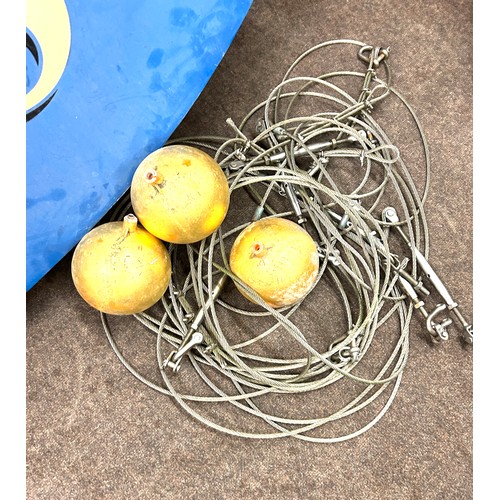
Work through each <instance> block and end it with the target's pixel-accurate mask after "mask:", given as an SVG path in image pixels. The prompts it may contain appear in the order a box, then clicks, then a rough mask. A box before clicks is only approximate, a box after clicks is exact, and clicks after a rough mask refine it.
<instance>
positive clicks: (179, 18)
mask: <svg viewBox="0 0 500 500" xmlns="http://www.w3.org/2000/svg"><path fill="white" fill-rule="evenodd" d="M250 4H251V1H250V0H245V1H238V0H200V1H189V0H184V1H161V0H158V1H144V2H124V1H115V2H111V1H107V2H102V1H97V0H87V1H76V0H68V1H66V7H67V10H68V14H69V19H70V23H71V50H70V54H69V58H68V60H67V64H66V68H65V70H64V73H63V74H62V76H61V78H60V80H59V81H58V83H57V87H56V88H55V93H53V94H52V95H51V96H52V98H51V99H50V102H48V104H47V105H46V106H45V107H44V108H43V109H42V110H41V111H40V112H39V114H37V115H36V116H34V118H32V119H30V120H29V121H27V123H26V179H27V184H26V196H27V199H26V231H27V233H26V280H27V282H26V289H27V290H29V289H30V288H31V287H32V286H33V285H34V284H35V283H36V282H37V281H38V280H39V279H40V278H41V277H43V276H44V275H45V274H46V273H47V272H48V271H49V270H50V269H51V268H52V267H53V266H54V265H55V264H56V263H57V262H59V261H60V260H61V258H63V257H64V256H65V255H66V254H67V253H68V252H69V251H71V250H72V249H73V248H74V246H75V245H76V244H77V243H78V241H79V240H80V239H81V238H82V237H83V236H84V235H85V234H86V233H87V232H88V231H89V230H90V229H92V228H93V227H94V226H95V225H96V223H97V222H98V221H99V220H100V219H101V218H102V217H103V216H104V215H105V214H106V212H107V211H108V210H109V209H110V208H111V207H112V206H113V204H114V203H115V202H116V201H117V200H118V199H119V198H120V197H121V196H122V195H123V193H125V191H126V190H127V189H128V187H129V186H130V183H131V180H132V176H133V173H134V171H135V169H136V168H137V166H138V164H139V163H140V161H141V160H142V159H143V158H144V157H146V156H147V155H148V154H149V153H150V152H152V151H154V150H155V149H157V148H158V147H161V145H162V144H163V143H164V142H165V140H166V139H168V137H169V136H170V134H171V133H172V132H173V131H174V130H175V128H176V127H177V125H178V124H179V123H180V121H181V120H182V118H183V117H184V116H185V115H186V113H187V112H188V111H189V109H190V107H191V106H192V104H193V103H194V101H195V100H196V98H197V97H198V95H199V94H200V92H201V91H202V90H203V88H204V86H205V85H206V83H207V81H208V80H209V78H210V76H211V75H212V73H213V71H214V70H215V68H216V67H217V65H218V63H219V62H220V60H221V59H222V57H223V55H224V53H225V52H226V50H227V49H228V47H229V45H230V43H231V42H232V40H233V38H234V35H235V34H236V32H237V30H238V28H239V26H240V24H241V22H242V21H243V19H244V17H245V15H246V13H247V11H248V9H249V7H250ZM28 8H29V5H28ZM42 63H43V61H41V63H40V64H42ZM26 69H27V73H30V72H31V73H32V74H31V75H29V74H27V79H26V80H27V87H28V85H29V86H30V87H32V86H33V81H32V80H33V79H34V78H38V76H39V75H38V73H39V71H40V70H39V66H37V64H35V63H33V61H29V63H28V57H27V68H26ZM37 72H38V73H37ZM27 90H28V89H27ZM47 100H48V99H47Z"/></svg>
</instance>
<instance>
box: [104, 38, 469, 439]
mask: <svg viewBox="0 0 500 500" xmlns="http://www.w3.org/2000/svg"><path fill="white" fill-rule="evenodd" d="M353 46H354V49H355V52H354V54H356V55H357V57H358V59H359V60H361V62H362V64H364V65H365V71H362V72H359V71H332V72H328V73H325V74H322V75H318V76H315V77H312V76H294V75H297V73H298V69H299V68H300V67H301V65H303V64H304V63H306V62H307V61H308V60H309V59H310V58H311V57H314V56H318V54H321V51H325V50H332V49H333V50H339V49H341V48H344V47H347V48H348V49H349V50H352V48H353ZM349 54H350V55H351V53H349ZM388 59H389V50H388V49H382V48H379V47H372V46H368V45H366V44H364V43H361V42H358V41H353V40H332V41H327V42H325V43H322V44H320V45H317V46H315V47H312V48H311V49H309V50H308V51H307V52H305V53H304V54H302V55H301V56H300V57H299V58H298V59H297V60H296V61H295V62H294V63H293V64H292V65H291V66H290V68H289V69H288V71H287V72H286V74H285V75H284V77H283V80H282V81H281V82H280V83H279V85H277V86H276V87H275V88H274V89H273V90H272V92H271V93H270V94H269V96H268V97H267V99H266V100H264V101H263V102H261V103H260V104H258V105H257V106H255V107H254V108H253V109H252V110H251V111H250V112H249V113H248V115H247V116H246V117H244V119H243V120H242V121H241V123H240V124H238V125H237V124H235V123H234V121H233V120H231V119H228V120H227V124H228V126H229V128H230V130H231V135H230V136H229V137H213V136H206V137H205V136H204V137H186V138H182V139H176V140H175V141H174V140H171V141H167V143H166V144H174V143H177V144H185V145H191V146H196V147H198V148H200V149H203V150H205V151H206V152H208V153H209V154H211V155H212V156H213V157H214V158H215V159H216V161H217V162H218V163H219V164H220V166H221V167H222V168H223V170H224V172H225V173H226V176H227V179H228V183H229V186H230V193H231V204H230V209H229V212H228V215H227V217H226V219H225V221H224V222H223V224H222V225H221V227H220V228H219V229H218V230H217V231H216V232H215V233H213V234H212V235H211V236H210V237H208V238H207V239H205V240H203V241H201V242H199V243H197V244H193V245H169V247H168V248H169V252H170V255H171V258H172V269H173V274H172V280H171V282H170V285H169V289H168V291H167V293H166V294H165V295H164V297H163V298H162V300H161V303H158V304H156V305H155V306H154V307H153V308H151V309H150V310H148V311H146V312H145V313H141V314H136V315H134V316H133V317H134V318H135V320H137V321H139V322H140V323H141V331H144V332H145V335H148V336H149V334H153V335H155V336H156V342H155V346H156V359H155V367H154V368H153V369H154V370H155V373H157V374H158V373H159V374H160V376H161V379H159V380H153V376H152V374H151V373H150V374H149V375H148V376H146V375H144V374H141V373H139V370H138V369H136V368H134V366H133V365H134V363H133V361H131V360H130V359H128V358H127V357H126V356H125V355H124V354H123V352H122V350H121V349H120V348H119V346H118V342H117V341H116V339H115V335H114V334H112V331H111V330H112V329H111V327H110V324H109V320H108V317H107V316H106V315H105V314H104V313H101V317H102V322H103V326H104V329H105V332H106V335H107V337H108V340H109V342H110V344H111V346H112V348H113V349H114V351H115V353H116V354H117V356H118V358H119V359H120V361H121V362H122V363H123V364H124V366H125V367H126V368H127V369H128V370H129V371H130V372H131V373H132V374H133V375H134V376H135V377H137V379H139V380H140V381H141V382H143V383H144V384H146V385H147V386H149V387H150V388H152V389H154V390H156V391H158V392H160V393H161V394H164V395H167V396H169V397H171V398H173V399H174V400H175V401H176V402H177V403H178V404H179V405H180V406H181V407H182V408H184V409H185V410H186V411H187V412H188V413H189V414H190V415H191V416H193V417H195V418H197V419H199V420H200V421H201V422H203V423H204V424H206V425H208V426H210V427H212V428H214V429H217V430H219V431H222V432H225V433H228V434H233V435H236V436H241V437H248V438H281V437H295V438H298V439H302V440H306V441H314V442H325V443H331V442H339V441H344V440H347V439H350V438H353V437H355V436H358V435H360V434H361V433H363V432H365V431H366V430H368V429H369V428H371V427H372V426H373V425H374V424H375V423H376V422H377V421H378V420H379V419H380V418H381V417H382V416H383V415H384V413H385V412H386V411H387V410H388V408H389V407H390V405H391V403H392V401H393V399H394V397H395V395H396V392H397V390H398V387H399V384H400V381H401V377H402V374H403V370H404V367H405V364H406V362H407V359H408V354H409V332H410V322H411V319H412V315H413V312H414V311H415V310H417V309H418V310H419V312H420V313H422V315H423V318H422V319H423V321H424V322H425V324H426V326H427V330H428V332H429V337H428V338H429V339H430V340H431V341H432V342H434V343H438V342H441V341H443V340H446V339H447V338H448V331H447V327H448V326H449V325H450V324H451V320H450V319H448V318H446V319H444V320H442V321H439V320H438V319H437V316H438V315H440V314H441V313H442V312H443V311H444V309H445V308H446V307H447V308H448V309H449V310H450V311H453V312H454V313H455V314H456V316H457V318H458V319H459V321H460V322H461V323H462V326H463V328H464V332H466V333H467V334H468V337H467V338H468V340H469V341H471V340H472V326H471V325H469V324H468V323H467V321H466V320H465V319H464V318H463V317H462V316H461V314H460V312H459V310H458V306H457V305H456V303H454V304H455V305H454V306H451V305H450V303H449V302H448V300H447V298H448V297H447V296H445V295H444V293H445V292H444V291H443V289H442V288H441V289H440V286H441V285H442V283H441V282H440V281H439V279H438V278H437V276H435V274H434V273H433V271H432V268H430V265H429V264H428V261H427V257H428V252H429V232H428V227H427V223H426V218H425V212H424V203H425V200H426V197H427V193H428V187H429V175H430V161H429V153H428V146H427V142H426V139H425V136H424V133H423V130H422V127H421V125H420V123H419V121H418V119H417V117H416V115H415V113H414V112H413V110H412V109H411V107H410V106H409V104H408V103H407V102H406V100H405V99H404V98H403V97H402V95H400V94H399V93H398V92H397V91H396V90H395V89H394V87H393V86H392V84H391V71H390V67H389V63H388ZM324 60H328V61H331V60H334V59H333V58H332V57H328V58H326V57H325V58H324ZM380 73H383V74H382V75H381V74H380ZM346 85H351V88H353V89H354V95H352V94H353V92H348V91H347V90H346V88H345V86H346ZM391 101H392V104H391V105H392V106H396V108H395V109H396V111H395V112H396V113H398V121H399V122H400V123H401V122H403V121H404V120H406V122H405V123H406V125H405V126H406V127H407V128H408V127H409V125H408V124H412V125H413V129H412V130H414V131H416V133H417V135H418V144H420V146H421V153H420V157H419V162H420V164H419V165H415V164H412V169H411V170H412V171H413V172H417V173H418V175H419V179H418V181H417V180H415V179H414V178H413V177H412V175H410V169H409V168H407V165H406V163H405V161H403V158H402V154H400V148H398V147H397V146H396V145H395V144H394V143H393V142H392V141H391V139H390V138H389V135H390V134H389V133H388V132H387V131H386V130H385V129H384V128H383V127H382V126H381V125H380V123H379V122H378V121H377V120H376V119H375V114H376V112H378V110H379V109H380V110H382V107H381V103H382V102H384V103H386V102H391ZM391 113H393V112H391ZM381 115H382V116H383V110H382V113H381ZM403 115H404V117H405V118H402V117H403ZM390 116H393V114H392V115H389V117H390ZM386 117H387V115H386ZM396 130H397V129H396ZM417 156H418V155H415V156H414V157H417ZM417 184H420V187H419V186H417ZM130 211H131V203H130V199H129V196H128V195H126V196H124V198H123V199H122V200H121V202H120V203H119V204H118V205H117V207H116V209H115V211H114V214H113V216H112V218H113V219H116V220H118V219H122V218H123V216H124V215H125V214H126V213H129V212H130ZM262 217H284V218H288V219H291V220H294V221H296V222H297V223H298V224H300V225H301V226H302V227H303V228H304V229H306V230H307V231H308V232H309V234H310V235H311V236H312V237H313V238H314V240H315V242H316V244H317V248H318V253H319V255H320V271H319V274H318V277H317V279H316V282H315V285H314V287H313V288H312V290H311V291H310V292H309V294H308V295H307V296H306V297H304V298H303V299H302V300H300V301H299V302H298V303H296V304H294V305H293V306H290V307H285V308H282V309H273V308H271V307H270V306H268V305H267V304H266V303H265V302H264V301H263V300H262V299H261V298H260V297H259V296H258V295H257V294H256V293H255V292H253V291H252V290H251V289H250V288H248V287H247V286H246V285H245V284H244V283H243V282H241V281H240V280H239V279H238V278H237V277H236V276H235V275H234V274H233V273H232V272H231V270H230V266H229V264H228V253H229V250H230V249H231V245H232V242H233V241H234V239H235V237H236V236H237V234H238V233H239V232H240V231H241V230H243V229H244V228H245V227H246V226H247V225H248V224H250V223H251V222H252V221H255V220H257V219H260V218H262ZM426 266H428V268H426ZM431 271H432V272H431ZM421 276H424V279H427V281H428V280H429V279H430V280H431V281H430V283H431V285H433V286H434V287H435V288H436V289H437V293H438V294H440V295H441V297H442V298H443V300H444V301H445V303H444V304H442V303H441V304H439V305H437V306H436V308H435V309H434V310H433V311H432V312H428V311H427V310H426V309H425V304H424V299H425V300H428V299H429V298H430V291H429V290H428V289H427V288H426V285H427V286H428V283H424V279H423V278H422V277H421ZM234 283H237V284H238V286H239V287H241V288H242V289H243V290H245V291H246V292H247V293H248V295H250V296H251V297H252V298H253V299H254V301H255V303H251V302H250V301H248V300H246V299H245V298H243V296H242V295H241V294H240V293H238V291H237V289H236V287H235V285H234ZM443 287H444V285H443ZM444 290H445V289H444ZM445 291H446V290H445ZM446 293H447V292H446ZM449 299H450V300H452V299H451V297H449ZM311 319H312V321H311ZM311 324H314V325H315V328H314V331H310V330H311V327H310V325H311ZM421 324H422V323H420V325H421ZM304 325H305V326H304ZM200 333H201V335H200ZM195 334H196V335H198V337H196V336H195ZM181 361H182V363H181ZM172 368H173V369H172ZM156 369H157V370H158V371H157V372H156Z"/></svg>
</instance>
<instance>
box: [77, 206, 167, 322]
mask: <svg viewBox="0 0 500 500" xmlns="http://www.w3.org/2000/svg"><path fill="white" fill-rule="evenodd" d="M171 271H172V266H171V261H170V256H169V254H168V251H167V249H166V247H165V244H164V242H163V241H161V240H159V239H158V238H156V237H155V236H153V235H152V234H150V233H149V232H148V231H146V230H145V229H144V228H142V227H140V226H139V225H138V221H137V217H136V216H135V215H133V214H129V215H127V216H125V218H124V220H123V221H117V222H107V223H105V224H101V225H100V226H97V227H96V228H94V229H92V230H91V231H90V232H89V233H87V234H86V235H85V236H84V237H83V238H82V239H81V240H80V242H79V243H78V245H77V246H76V248H75V251H74V253H73V257H72V260H71V275H72V278H73V282H74V284H75V287H76V289H77V290H78V293H79V294H80V295H81V296H82V298H83V299H84V300H85V301H86V302H87V303H88V304H90V305H91V306H92V307H94V308H95V309H97V310H99V311H102V312H105V313H108V314H118V315H123V314H136V313H139V312H142V311H145V310H146V309H148V308H149V307H151V306H152V305H153V304H155V303H156V302H158V300H160V298H161V297H162V295H163V294H164V293H165V292H166V290H167V287H168V284H169V283H170V277H171Z"/></svg>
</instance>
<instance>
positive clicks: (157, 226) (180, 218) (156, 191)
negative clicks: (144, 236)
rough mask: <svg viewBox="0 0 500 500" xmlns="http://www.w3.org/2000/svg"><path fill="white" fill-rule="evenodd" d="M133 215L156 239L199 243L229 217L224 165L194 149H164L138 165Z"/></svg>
mask: <svg viewBox="0 0 500 500" xmlns="http://www.w3.org/2000/svg"><path fill="white" fill-rule="evenodd" d="M130 197H131V201H132V206H133V208H134V212H135V214H136V215H137V217H138V218H139V221H140V222H141V224H142V225H143V226H144V227H145V228H146V229H147V230H148V231H149V232H150V233H151V234H153V235H155V236H156V237H157V238H160V239H161V240H164V241H168V242H170V243H195V242H197V241H200V240H202V239H204V238H206V237H207V236H209V235H211V234H212V233H213V232H214V231H215V230H216V229H217V228H218V227H219V226H220V225H221V224H222V221H223V220H224V218H225V217H226V213H227V210H228V208H229V185H228V183H227V179H226V176H225V175H224V172H223V171H222V169H221V167H220V165H219V164H218V163H217V162H216V161H215V160H214V159H213V158H212V157H211V156H210V155H208V154H207V153H205V152H204V151H201V150H199V149H197V148H194V147H191V146H183V145H171V146H165V147H162V148H160V149H157V150H156V151H153V152H152V153H151V154H149V155H148V156H146V158H144V160H143V161H142V162H141V163H140V164H139V166H138V167H137V169H136V171H135V172H134V176H133V178H132V184H131V189H130Z"/></svg>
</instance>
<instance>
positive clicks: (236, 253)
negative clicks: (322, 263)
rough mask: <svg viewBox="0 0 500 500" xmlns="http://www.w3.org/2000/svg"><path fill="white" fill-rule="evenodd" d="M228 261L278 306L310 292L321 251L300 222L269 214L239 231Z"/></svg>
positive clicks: (247, 283)
mask: <svg viewBox="0 0 500 500" xmlns="http://www.w3.org/2000/svg"><path fill="white" fill-rule="evenodd" d="M229 265H230V267H231V271H232V272H233V273H234V274H235V275H236V276H237V277H238V278H239V279H240V280H241V281H243V282H244V283H245V284H246V285H248V286H249V287H250V288H252V289H253V290H254V291H255V292H257V294H258V295H259V296H260V297H261V298H262V299H263V300H264V301H265V302H266V303H267V304H268V305H270V306H271V307H273V308H278V307H283V306H289V305H292V304H294V303H296V302H297V301H299V300H300V299H301V298H303V297H304V296H305V295H306V294H307V293H308V292H309V290H310V289H311V288H312V286H313V284H314V281H315V279H316V277H317V275H318V271H319V255H318V251H317V249H316V244H315V243H314V240H313V239H312V238H311V236H310V235H309V234H308V233H307V231H305V230H304V229H303V228H301V227H300V226H299V225H298V224H296V223H295V222H292V221H290V220H287V219H282V218H272V217H267V218H265V219H261V220H258V221H256V222H253V223H252V224H250V225H249V226H248V227H246V228H245V229H244V230H243V231H242V232H241V233H240V234H239V235H238V237H237V238H236V240H235V242H234V244H233V247H232V248H231V254H230V256H229ZM236 286H237V288H238V289H239V290H240V292H241V293H242V294H243V295H244V296H245V297H247V298H248V299H250V300H252V299H251V297H250V296H249V295H248V294H247V293H245V291H244V290H243V289H242V288H241V287H240V286H239V285H238V284H237V283H236Z"/></svg>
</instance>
